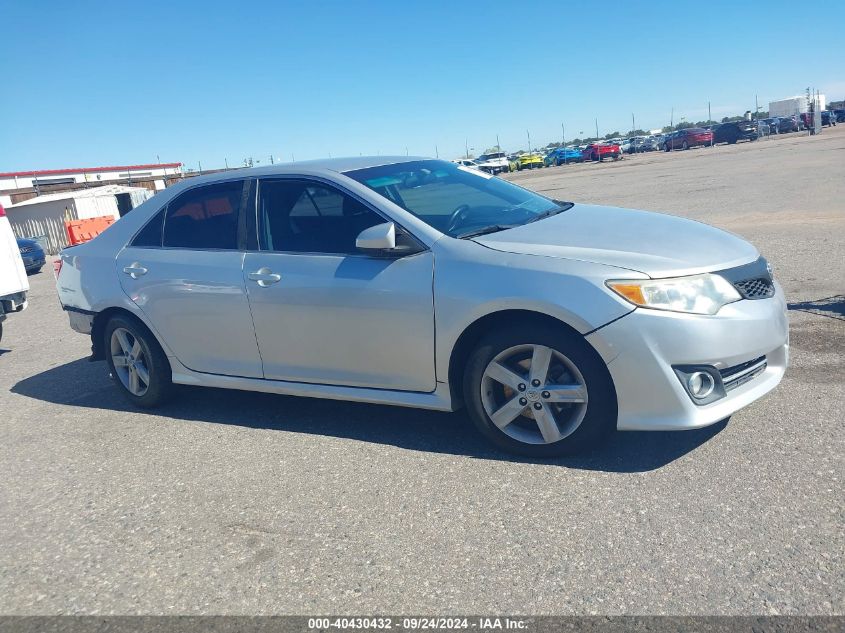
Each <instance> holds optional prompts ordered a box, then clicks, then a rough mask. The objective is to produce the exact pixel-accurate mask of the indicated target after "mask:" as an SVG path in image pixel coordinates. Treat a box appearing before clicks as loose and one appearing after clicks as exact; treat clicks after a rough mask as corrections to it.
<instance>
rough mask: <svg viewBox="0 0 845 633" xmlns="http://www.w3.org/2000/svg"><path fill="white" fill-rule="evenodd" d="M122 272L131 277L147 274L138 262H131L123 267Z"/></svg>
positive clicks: (135, 277) (136, 277)
mask: <svg viewBox="0 0 845 633" xmlns="http://www.w3.org/2000/svg"><path fill="white" fill-rule="evenodd" d="M123 272H125V273H126V274H127V275H129V276H130V277H132V279H138V277H140V276H142V275H146V274H147V269H146V268H144V267H143V266H141V264H139V263H138V262H133V263H132V264H130V265H129V266H126V267H125V268H124V269H123Z"/></svg>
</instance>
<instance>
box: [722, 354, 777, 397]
mask: <svg viewBox="0 0 845 633" xmlns="http://www.w3.org/2000/svg"><path fill="white" fill-rule="evenodd" d="M767 365H768V363H767V361H766V357H765V356H760V358H755V359H754V360H750V361H748V362H745V363H741V364H739V365H734V366H733V367H728V368H726V369H722V370H720V371H719V373H720V374H721V376H722V384H723V385H724V386H725V391H731V390H732V389H736V388H737V387H739V386H741V385H744V384H745V383H747V382H749V381H751V380H754V379H755V378H756V377H757V376H759V375H760V374H762V373H763V372H764V371H766V367H767Z"/></svg>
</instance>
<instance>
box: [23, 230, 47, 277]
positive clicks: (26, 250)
mask: <svg viewBox="0 0 845 633" xmlns="http://www.w3.org/2000/svg"><path fill="white" fill-rule="evenodd" d="M17 242H18V250H19V251H20V253H21V259H22V260H23V267H24V269H25V270H26V274H27V275H34V274H36V273H40V272H41V269H42V268H43V267H44V262H46V261H47V257H46V256H45V255H44V249H43V248H41V244H39V243H38V242H36V241H35V240H28V239H25V238H21V237H19V238H18V239H17Z"/></svg>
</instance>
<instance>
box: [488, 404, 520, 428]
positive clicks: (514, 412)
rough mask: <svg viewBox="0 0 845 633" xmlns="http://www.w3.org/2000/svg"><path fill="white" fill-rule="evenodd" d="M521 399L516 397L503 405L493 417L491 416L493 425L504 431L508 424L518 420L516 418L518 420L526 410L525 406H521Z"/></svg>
mask: <svg viewBox="0 0 845 633" xmlns="http://www.w3.org/2000/svg"><path fill="white" fill-rule="evenodd" d="M519 398H520V397H519V396H514V397H513V398H511V399H510V400H508V401H507V402H506V403H505V404H503V405H502V406H501V407H500V408H499V409H498V410H497V411H496V412H495V413H493V415H491V416H490V419H491V420H493V424H495V425H496V426H498V427H499V428H500V429H503V428H505V427H506V426H507V425H508V424H510V423H511V422H513V421H514V420H516V418H518V417H519V415H520V414H521V413H522V412H523V411H524V410H525V405H524V404H519Z"/></svg>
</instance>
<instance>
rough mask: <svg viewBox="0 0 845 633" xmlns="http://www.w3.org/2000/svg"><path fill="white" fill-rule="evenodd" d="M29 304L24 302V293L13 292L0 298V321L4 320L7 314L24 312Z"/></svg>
mask: <svg viewBox="0 0 845 633" xmlns="http://www.w3.org/2000/svg"><path fill="white" fill-rule="evenodd" d="M27 305H29V303H28V302H27V300H26V292H15V293H13V294H10V295H3V296H2V297H0V321H2V320H3V319H5V318H6V315H7V314H12V313H13V312H20V311H21V310H26V307H27Z"/></svg>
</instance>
